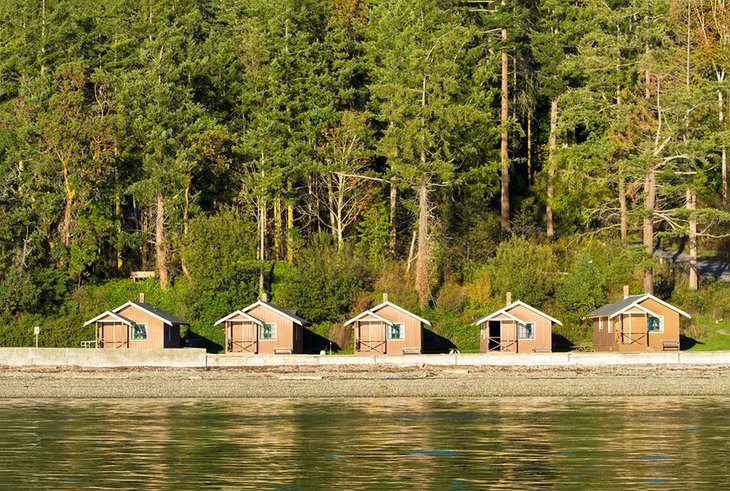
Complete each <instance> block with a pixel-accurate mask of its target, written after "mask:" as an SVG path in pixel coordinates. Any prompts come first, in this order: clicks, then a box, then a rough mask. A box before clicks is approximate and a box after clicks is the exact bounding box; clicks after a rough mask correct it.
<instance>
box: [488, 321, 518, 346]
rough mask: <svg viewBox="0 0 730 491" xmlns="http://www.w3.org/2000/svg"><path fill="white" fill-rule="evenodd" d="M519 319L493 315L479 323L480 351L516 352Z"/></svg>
mask: <svg viewBox="0 0 730 491" xmlns="http://www.w3.org/2000/svg"><path fill="white" fill-rule="evenodd" d="M518 330H519V320H518V319H515V318H511V317H495V318H492V319H489V320H487V321H485V322H484V323H483V324H482V325H481V336H480V346H479V348H480V351H481V352H482V353H489V352H503V353H504V352H506V353H517V352H518V350H519V344H518Z"/></svg>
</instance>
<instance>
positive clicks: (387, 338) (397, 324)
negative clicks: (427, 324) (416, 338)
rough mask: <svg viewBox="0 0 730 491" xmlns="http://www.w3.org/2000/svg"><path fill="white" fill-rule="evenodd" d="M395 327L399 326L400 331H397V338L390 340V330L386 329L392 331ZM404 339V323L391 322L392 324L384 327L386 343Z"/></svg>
mask: <svg viewBox="0 0 730 491" xmlns="http://www.w3.org/2000/svg"><path fill="white" fill-rule="evenodd" d="M395 326H400V329H399V330H398V337H397V338H392V337H390V329H388V328H391V329H392V328H393V327H395ZM404 339H406V324H405V322H393V323H392V324H390V326H385V340H386V341H403V340H404Z"/></svg>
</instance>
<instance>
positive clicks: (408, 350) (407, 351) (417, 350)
mask: <svg viewBox="0 0 730 491" xmlns="http://www.w3.org/2000/svg"><path fill="white" fill-rule="evenodd" d="M403 354H404V355H420V354H421V348H403Z"/></svg>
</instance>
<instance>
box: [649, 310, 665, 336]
mask: <svg viewBox="0 0 730 491" xmlns="http://www.w3.org/2000/svg"><path fill="white" fill-rule="evenodd" d="M649 317H654V318H655V319H658V320H659V327H660V328H661V329H659V330H658V331H650V330H649ZM646 333H647V334H653V333H660V334H664V316H663V315H655V314H647V316H646Z"/></svg>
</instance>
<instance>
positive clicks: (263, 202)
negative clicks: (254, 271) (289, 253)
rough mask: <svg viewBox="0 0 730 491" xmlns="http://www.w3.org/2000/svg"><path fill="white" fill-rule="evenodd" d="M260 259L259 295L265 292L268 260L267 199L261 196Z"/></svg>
mask: <svg viewBox="0 0 730 491" xmlns="http://www.w3.org/2000/svg"><path fill="white" fill-rule="evenodd" d="M258 208H259V220H258V222H259V261H261V267H260V268H259V296H261V294H262V293H264V286H265V285H264V261H266V220H267V218H266V200H265V199H264V198H259V200H258Z"/></svg>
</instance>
